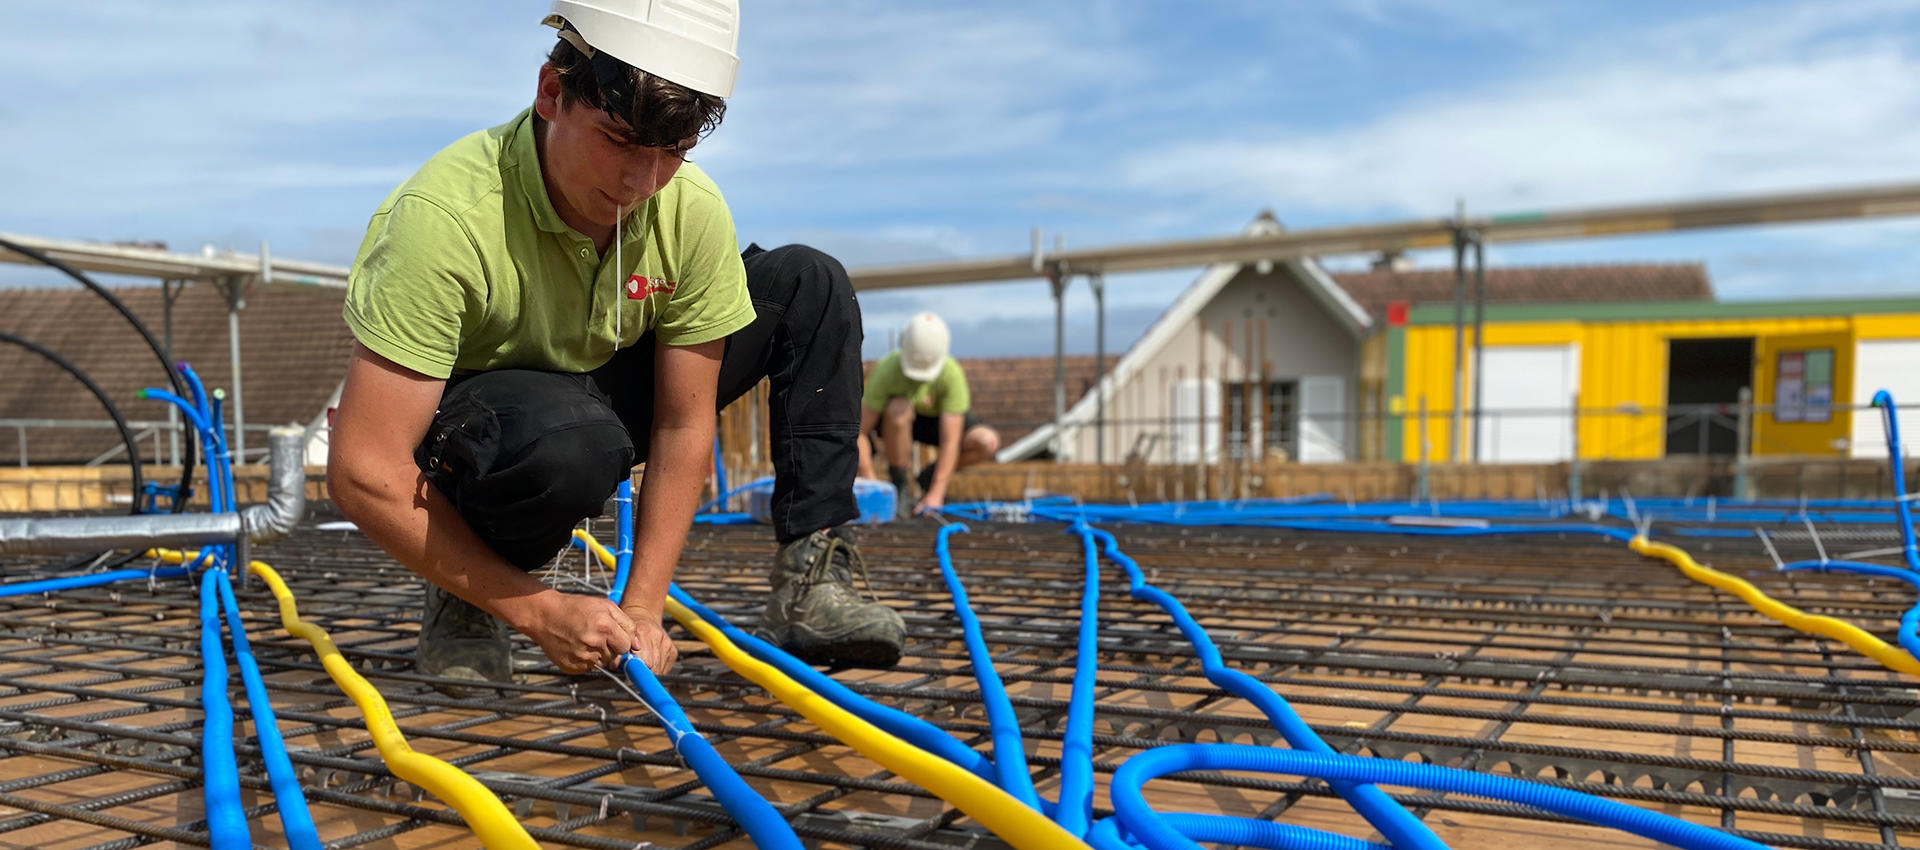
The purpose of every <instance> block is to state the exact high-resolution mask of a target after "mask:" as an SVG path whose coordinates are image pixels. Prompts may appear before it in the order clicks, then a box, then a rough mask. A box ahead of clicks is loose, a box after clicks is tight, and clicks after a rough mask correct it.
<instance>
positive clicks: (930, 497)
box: [913, 493, 947, 516]
mask: <svg viewBox="0 0 1920 850" xmlns="http://www.w3.org/2000/svg"><path fill="white" fill-rule="evenodd" d="M946 505H947V495H946V494H945V493H928V494H927V495H926V498H923V499H921V500H920V504H918V505H915V506H914V507H913V512H914V514H915V515H919V516H933V515H934V514H937V513H939V512H940V509H941V508H944V507H946Z"/></svg>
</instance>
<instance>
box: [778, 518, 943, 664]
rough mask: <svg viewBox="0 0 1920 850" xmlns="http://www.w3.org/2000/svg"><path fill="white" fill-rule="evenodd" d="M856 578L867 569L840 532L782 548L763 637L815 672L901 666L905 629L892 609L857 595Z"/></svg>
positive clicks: (820, 533)
mask: <svg viewBox="0 0 1920 850" xmlns="http://www.w3.org/2000/svg"><path fill="white" fill-rule="evenodd" d="M855 574H858V575H859V576H860V577H861V579H863V580H864V579H865V578H866V575H867V565H866V562H865V561H864V560H862V559H861V557H860V550H859V549H858V548H857V547H855V546H854V545H853V541H851V540H847V539H845V538H843V537H841V536H839V534H838V533H837V532H833V531H816V532H814V533H812V534H809V535H807V536H806V537H802V538H800V539H798V540H795V541H793V542H791V543H788V544H786V545H784V546H781V547H780V552H779V554H778V555H775V556H774V566H773V597H772V598H771V599H768V600H767V610H766V612H765V613H763V614H761V615H760V628H759V629H758V630H757V634H758V636H759V637H760V639H762V640H765V641H767V642H769V643H773V644H776V645H778V646H779V647H780V648H781V649H784V650H786V651H787V652H789V653H791V654H793V655H794V657H796V658H799V659H800V660H802V661H805V662H807V663H809V664H824V665H827V666H830V667H892V666H893V665H895V664H898V663H900V653H901V651H902V650H904V649H905V647H906V641H907V629H906V625H905V624H903V623H901V622H900V615H899V614H897V613H895V612H894V610H893V609H891V608H888V607H887V606H885V605H882V604H880V603H879V602H875V601H872V600H869V599H862V598H861V597H860V594H859V593H857V592H855V591H854V589H853V577H854V575H855Z"/></svg>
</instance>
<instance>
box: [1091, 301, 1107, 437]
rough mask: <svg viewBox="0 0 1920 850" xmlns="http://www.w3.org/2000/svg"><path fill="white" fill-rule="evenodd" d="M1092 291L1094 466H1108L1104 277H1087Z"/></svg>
mask: <svg viewBox="0 0 1920 850" xmlns="http://www.w3.org/2000/svg"><path fill="white" fill-rule="evenodd" d="M1087 284H1088V285H1090V286H1092V287H1093V462H1094V463H1098V464H1101V465H1105V464H1106V462H1107V276H1106V275H1104V274H1101V273H1100V272H1094V273H1093V274H1091V275H1088V276H1087Z"/></svg>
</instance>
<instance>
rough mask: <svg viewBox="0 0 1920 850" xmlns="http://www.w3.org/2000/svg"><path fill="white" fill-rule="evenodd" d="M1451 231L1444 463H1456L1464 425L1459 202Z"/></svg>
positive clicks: (1463, 248)
mask: <svg viewBox="0 0 1920 850" xmlns="http://www.w3.org/2000/svg"><path fill="white" fill-rule="evenodd" d="M1459 210H1460V211H1459V212H1458V213H1456V216H1457V217H1456V218H1455V224H1454V229H1453V402H1452V407H1453V418H1452V426H1451V428H1450V429H1449V430H1448V431H1447V462H1449V463H1459V462H1460V429H1461V426H1462V425H1464V424H1465V417H1464V416H1463V414H1464V413H1465V412H1466V407H1467V405H1466V400H1467V243H1466V233H1465V232H1464V231H1462V230H1461V229H1460V226H1459V221H1460V220H1462V219H1464V218H1465V217H1466V213H1465V210H1466V202H1465V201H1461V202H1460V205H1459Z"/></svg>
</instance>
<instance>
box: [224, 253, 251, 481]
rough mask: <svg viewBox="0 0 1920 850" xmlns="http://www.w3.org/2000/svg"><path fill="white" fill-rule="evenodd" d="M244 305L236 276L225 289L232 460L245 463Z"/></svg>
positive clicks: (243, 298) (236, 462) (244, 300)
mask: <svg viewBox="0 0 1920 850" xmlns="http://www.w3.org/2000/svg"><path fill="white" fill-rule="evenodd" d="M245 306H246V296H245V295H244V294H242V290H241V288H240V281H239V280H238V279H237V278H236V279H234V280H232V281H231V282H230V283H229V284H228V289H227V357H228V359H229V360H230V361H231V362H232V364H233V393H232V398H233V451H232V452H231V454H232V455H233V462H234V463H235V464H240V463H245V462H246V461H245V460H244V459H245V458H246V456H247V405H246V402H245V400H244V396H243V395H242V393H241V391H240V386H241V384H240V308H242V307H245Z"/></svg>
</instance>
